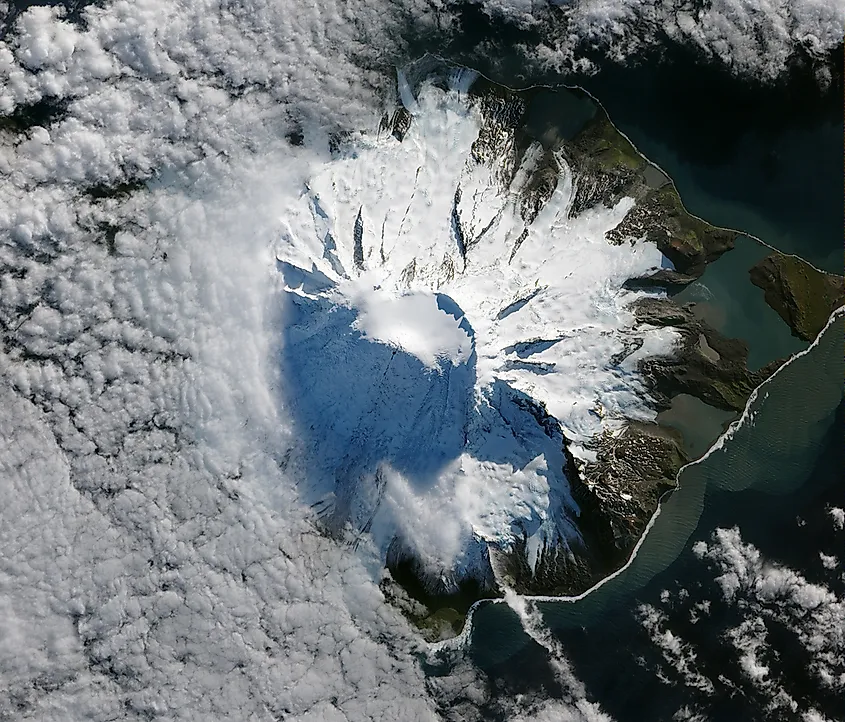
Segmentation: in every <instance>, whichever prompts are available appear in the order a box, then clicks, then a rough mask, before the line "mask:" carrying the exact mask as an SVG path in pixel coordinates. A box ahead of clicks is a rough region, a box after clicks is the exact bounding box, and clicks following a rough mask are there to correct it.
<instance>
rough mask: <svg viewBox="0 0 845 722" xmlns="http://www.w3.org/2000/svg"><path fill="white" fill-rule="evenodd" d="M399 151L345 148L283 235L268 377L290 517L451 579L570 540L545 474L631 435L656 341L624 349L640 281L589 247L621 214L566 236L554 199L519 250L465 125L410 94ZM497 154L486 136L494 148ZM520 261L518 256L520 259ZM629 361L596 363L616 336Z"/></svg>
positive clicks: (644, 268) (555, 478) (455, 106)
mask: <svg viewBox="0 0 845 722" xmlns="http://www.w3.org/2000/svg"><path fill="white" fill-rule="evenodd" d="M412 108H413V112H414V117H413V122H412V124H411V127H410V130H409V131H408V133H407V135H406V136H405V138H404V140H403V141H402V142H399V141H397V140H396V139H395V138H394V137H393V136H391V135H388V134H384V133H383V134H381V135H377V134H363V135H361V136H359V137H357V138H355V139H354V141H353V142H351V143H349V144H348V145H347V146H346V148H345V149H344V150H343V151H341V152H340V154H339V155H338V157H336V158H335V159H334V160H332V161H331V162H329V163H328V164H327V165H326V166H325V167H323V168H322V169H321V171H320V172H319V173H318V174H316V175H315V176H314V177H312V178H311V179H310V180H309V181H308V183H307V184H306V187H304V188H303V190H302V193H301V195H300V197H299V199H298V203H297V204H296V205H295V206H294V207H291V208H290V209H289V211H288V212H287V214H286V215H285V217H284V218H283V219H282V225H283V227H284V232H283V234H282V237H281V239H280V242H279V244H278V249H277V257H278V264H279V269H280V271H281V273H282V275H283V278H284V287H285V290H286V291H287V293H286V294H285V296H286V304H287V305H286V309H285V314H284V318H285V322H284V323H285V328H284V329H283V335H284V340H283V349H284V350H283V352H282V359H281V363H282V366H283V373H284V376H285V378H286V380H287V382H288V383H287V385H286V388H287V391H286V393H287V395H288V398H287V399H286V400H285V401H286V404H289V406H290V408H291V409H292V410H293V414H294V418H295V421H296V423H297V425H298V428H299V434H298V436H299V439H300V440H299V446H298V448H297V451H296V454H297V458H298V461H299V463H300V464H301V469H302V480H303V484H302V485H303V487H304V488H305V490H306V497H307V498H309V499H310V500H311V501H312V503H314V504H315V506H316V508H317V509H318V510H319V511H320V513H321V514H322V515H323V516H324V519H326V520H327V521H328V522H329V523H330V524H332V525H334V526H335V527H336V528H337V529H339V530H342V529H344V528H345V529H347V531H348V532H349V533H352V534H353V535H354V534H359V533H372V535H373V536H374V537H375V539H376V540H377V542H379V543H380V544H381V545H382V547H383V548H384V549H386V547H387V546H388V545H389V544H390V542H391V540H393V539H394V538H396V537H398V538H399V539H400V540H401V541H402V543H403V544H404V545H406V546H409V547H410V548H411V549H412V550H413V551H414V553H415V554H416V555H417V556H418V557H419V558H420V559H422V560H424V561H426V562H428V563H429V564H430V565H432V566H433V567H435V568H444V569H453V570H458V571H461V570H464V571H466V570H469V569H471V568H472V567H473V566H474V565H475V564H478V563H479V562H480V559H481V556H480V552H481V551H482V548H483V545H484V544H485V543H487V542H492V543H495V544H498V545H500V546H503V547H507V546H509V545H510V544H511V543H512V541H513V539H514V537H515V536H522V535H523V534H525V535H526V536H527V538H528V545H527V548H528V550H529V557H531V558H530V559H529V562H530V563H531V564H532V565H533V563H534V562H535V561H536V556H537V551H538V548H539V547H540V545H542V544H548V543H562V544H564V545H567V544H569V543H571V542H572V541H573V540H577V538H578V537H579V532H578V528H577V514H578V509H577V505H576V503H575V502H574V500H573V499H572V496H571V494H570V490H569V484H568V483H567V480H566V477H565V474H564V471H563V467H564V456H563V450H562V447H563V441H564V439H563V435H565V436H566V437H567V438H568V439H569V440H570V441H571V442H572V447H571V448H572V449H573V451H575V453H581V454H584V455H587V454H589V451H588V450H587V449H584V447H583V445H584V444H587V445H589V442H590V441H591V440H593V439H595V438H596V437H597V436H598V435H600V434H602V433H603V432H604V431H608V430H613V429H616V428H618V427H620V426H621V425H622V424H623V423H624V420H625V419H634V418H637V419H646V418H652V417H653V412H652V411H651V410H650V408H649V407H648V404H647V403H646V401H645V400H644V399H645V396H646V394H645V389H644V388H643V386H642V384H641V381H640V379H639V378H638V376H637V373H636V361H637V360H638V359H639V358H641V357H642V355H644V354H655V353H660V352H666V351H668V350H669V349H670V347H671V345H672V343H673V338H674V336H673V334H672V332H669V331H665V330H657V329H652V330H650V331H642V330H637V331H635V330H634V329H633V317H632V315H631V314H630V313H629V312H628V311H627V310H626V306H627V305H628V304H629V303H630V301H631V300H633V298H634V297H635V294H634V293H632V292H629V291H627V290H624V289H623V288H622V284H623V283H624V281H625V280H626V279H628V278H631V277H633V276H638V275H641V274H644V273H647V272H648V271H650V270H652V269H656V268H659V267H660V265H661V261H662V260H663V259H662V254H661V253H660V252H659V251H658V250H657V248H656V247H655V246H653V245H652V244H647V243H638V244H635V245H630V244H626V245H622V246H613V245H611V244H609V243H608V242H607V241H606V240H605V237H604V234H605V232H606V231H608V230H609V229H611V228H613V227H614V226H615V225H617V224H618V223H619V222H620V221H621V220H622V218H623V217H624V216H625V214H626V213H627V211H628V210H629V209H630V208H631V206H632V204H633V201H632V200H631V199H623V200H621V201H619V202H618V203H617V204H616V205H615V206H614V207H613V208H604V207H597V208H593V209H591V210H588V211H586V212H584V213H581V214H580V215H579V216H578V217H576V218H569V214H568V211H569V207H570V203H571V199H572V196H573V177H572V174H571V173H570V172H569V170H568V168H567V167H566V166H565V164H564V163H563V161H562V160H561V164H562V168H563V170H562V172H561V173H560V176H559V180H558V184H557V188H556V190H555V191H554V193H553V195H552V197H551V198H550V200H549V201H548V202H547V203H546V205H545V207H544V208H543V209H542V210H541V211H540V213H539V215H537V217H536V218H535V220H534V221H533V223H532V224H531V225H530V227H529V229H528V234H527V236H524V237H523V238H522V239H521V236H522V235H523V229H524V227H525V222H524V221H523V220H522V218H521V216H520V213H519V210H518V209H519V205H518V200H519V191H520V189H521V186H522V184H524V183H525V182H526V179H527V177H528V174H529V173H530V165H531V163H532V159H535V158H536V157H537V156H538V155H539V153H538V152H536V151H537V150H538V149H533V150H529V152H528V153H526V155H525V160H524V161H523V167H522V168H520V170H519V172H518V173H517V174H516V176H515V179H514V181H513V182H512V183H511V185H510V187H503V184H502V183H501V182H500V180H499V177H500V176H499V172H498V169H497V164H496V163H495V162H493V163H492V164H489V165H488V164H484V163H478V162H476V160H475V159H474V158H473V156H472V154H471V147H472V144H473V142H474V141H475V139H476V137H477V136H478V132H479V129H480V127H481V123H482V119H481V117H480V115H479V111H478V110H477V109H475V108H474V107H473V106H472V104H471V103H469V102H468V101H467V98H466V96H465V95H464V94H462V93H461V92H457V91H454V90H453V91H443V90H440V89H437V88H435V87H430V86H426V87H424V88H423V89H422V90H421V92H420V94H419V97H418V98H417V99H416V100H415V103H414V104H413V105H412ZM502 133H505V134H506V133H507V131H506V130H502ZM520 239H521V240H520ZM635 332H636V333H637V334H638V335H640V336H641V337H642V338H643V341H644V343H643V346H642V348H641V349H640V350H639V351H638V352H636V353H635V354H632V355H631V356H629V357H628V358H627V359H626V361H624V362H622V363H620V364H618V365H613V364H612V362H611V358H612V357H613V356H614V354H618V353H619V352H620V351H622V350H623V341H624V339H625V338H626V336H629V335H630V334H632V333H635Z"/></svg>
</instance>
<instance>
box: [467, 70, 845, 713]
mask: <svg viewBox="0 0 845 722" xmlns="http://www.w3.org/2000/svg"><path fill="white" fill-rule="evenodd" d="M501 67H502V64H501V63H500V64H499V68H500V69H501ZM661 73H662V74H663V75H661ZM683 74H684V68H682V67H681V68H678V67H674V68H668V69H664V70H662V71H660V72H656V73H655V75H656V76H660V77H656V78H650V71H649V70H648V69H643V68H635V69H628V70H625V69H619V70H618V71H615V72H614V73H611V74H606V75H605V76H604V77H599V78H593V79H586V81H585V83H584V85H585V87H586V88H587V89H588V90H590V92H592V93H594V94H595V95H596V96H597V97H598V99H599V100H600V101H601V102H602V103H603V105H604V106H605V107H606V108H607V109H608V111H609V113H610V116H611V118H612V119H613V120H614V122H615V123H616V124H617V126H618V127H619V128H620V129H621V130H622V131H623V132H624V133H626V134H627V135H628V136H629V137H630V138H631V139H632V141H633V142H634V143H635V145H637V147H638V148H639V149H640V150H641V151H642V152H644V153H645V154H646V155H647V156H648V157H649V158H650V159H651V160H652V161H654V162H656V163H657V164H658V165H660V166H661V167H662V168H663V169H664V170H666V171H667V172H668V173H669V174H670V175H671V176H672V178H673V180H674V181H675V183H676V185H677V187H678V189H679V191H680V193H681V196H682V198H683V200H684V203H685V205H686V206H687V208H688V209H690V210H691V211H692V212H693V213H695V214H697V215H700V216H702V217H703V218H705V219H706V220H708V221H710V222H713V223H716V224H719V225H724V226H729V227H734V228H738V229H741V230H742V231H744V232H745V233H747V234H749V235H752V236H757V237H759V238H761V239H762V240H763V241H765V242H766V243H768V244H770V245H772V246H774V247H776V248H778V249H781V250H783V251H786V252H792V253H798V254H800V255H802V256H803V257H804V258H806V259H808V260H809V261H810V262H812V263H814V264H815V265H817V266H818V267H821V268H824V269H827V270H830V271H834V272H838V273H842V270H843V257H842V237H843V223H842V204H841V199H842V195H843V192H842V190H843V187H842V171H841V158H842V137H843V135H842V115H841V105H839V104H838V103H837V104H836V105H835V106H834V105H831V104H830V103H827V102H826V101H825V102H821V101H820V102H819V103H816V104H815V106H814V107H812V108H809V109H807V108H804V110H801V109H790V107H791V106H789V105H788V104H787V105H786V106H784V107H786V108H787V110H786V111H785V112H783V113H781V114H780V116H779V117H778V119H777V120H776V121H773V122H770V123H768V124H767V123H761V122H759V121H760V116H759V113H758V110H757V109H755V108H749V107H746V106H744V105H743V104H742V103H741V102H739V100H737V97H735V94H734V91H733V89H732V88H730V87H728V89H727V90H725V89H724V88H721V89H720V88H719V87H718V86H717V85H715V84H711V87H709V90H710V91H712V94H711V98H710V100H711V101H714V102H716V103H717V104H718V102H719V101H720V100H721V101H724V100H725V98H726V97H727V98H734V100H737V103H738V105H737V107H731V106H730V105H725V104H721V105H719V107H720V108H721V110H720V113H721V117H719V114H717V113H716V111H715V110H714V108H713V107H710V104H709V103H708V102H707V98H705V97H702V98H701V103H700V104H699V106H696V103H695V102H694V99H692V98H691V97H690V92H682V93H681V94H680V95H681V96H683V97H681V98H680V99H679V98H678V97H677V95H678V94H677V93H674V94H673V92H672V89H671V84H670V83H669V82H668V81H667V77H668V78H671V77H675V78H678V77H680V76H682V75H683ZM694 74H695V73H694V72H693V73H692V75H693V76H694ZM497 79H499V80H502V81H503V82H507V78H503V77H501V75H500V76H499V77H498V78H497ZM570 80H571V79H570ZM690 82H692V80H690ZM636 83H638V84H636ZM514 84H517V83H514ZM726 85H727V86H730V83H726ZM631 87H637V88H638V90H637V93H636V94H634V93H632V92H631V91H630V88H631ZM720 92H721V94H722V97H712V96H718V95H719V93H720ZM767 97H768V96H767ZM775 100H777V96H776V94H775V95H774V96H772V98H769V99H768V100H767V102H768V103H769V104H770V105H771V104H774V103H775ZM787 100H788V99H787V98H786V97H782V98H781V101H782V102H783V103H786V101H787ZM805 105H806V104H805ZM679 106H680V107H679ZM705 106H707V107H705ZM764 111H765V108H762V109H761V110H760V112H764ZM804 111H806V112H804ZM696 112H699V115H698V116H696V117H695V122H690V118H691V117H693V116H695V114H696ZM702 116H703V117H702ZM707 123H710V124H711V125H710V126H708V125H707ZM707 149H709V151H708V150H707ZM702 151H706V152H702ZM768 252H770V251H769V249H767V248H765V247H763V246H761V245H760V244H759V243H758V242H757V241H755V240H754V239H753V238H748V237H741V238H740V239H739V240H738V243H737V248H736V249H735V250H734V251H732V252H730V253H728V254H726V255H725V256H723V258H722V259H720V260H719V261H717V262H716V263H714V264H712V265H711V266H710V267H709V268H708V271H707V272H706V273H705V275H704V277H702V279H701V280H700V281H699V282H698V283H696V284H694V285H693V286H691V287H689V288H688V289H686V290H685V291H684V292H683V293H682V294H681V297H680V300H683V301H689V302H693V303H696V304H697V306H696V308H697V311H698V312H699V313H700V314H701V315H702V317H704V318H706V319H707V320H708V322H710V323H711V324H712V325H714V326H716V327H717V328H719V329H720V330H721V331H723V332H724V333H726V334H727V335H730V336H736V337H740V338H744V339H746V340H748V341H749V343H750V345H751V348H752V352H751V355H750V357H749V366H750V367H752V368H758V367H760V366H762V365H764V364H765V363H768V362H769V361H771V360H774V359H777V358H785V357H788V356H791V355H792V354H795V353H797V352H800V351H802V350H804V349H805V348H806V347H807V344H806V343H804V342H802V341H800V340H799V339H796V338H794V337H792V336H791V334H790V332H789V329H788V328H787V327H786V326H785V324H783V322H782V321H781V320H780V318H779V317H778V316H777V314H776V313H775V312H774V311H772V309H770V308H769V307H768V306H767V305H766V304H765V302H764V300H763V294H762V292H761V291H760V290H759V289H756V288H755V287H754V286H753V285H752V284H750V283H749V282H748V280H747V273H748V269H749V268H750V267H751V266H752V265H753V264H754V263H756V262H757V261H758V260H759V259H760V258H762V257H764V256H765V255H766V254H767V253H768ZM843 337H845V320H843V318H842V317H840V318H839V320H838V321H836V322H835V323H834V324H833V325H831V326H830V327H829V328H828V330H827V332H826V333H825V334H824V336H823V338H822V339H821V340H820V342H819V343H818V344H817V346H816V347H814V348H812V349H811V350H810V351H809V352H808V353H806V354H805V355H803V356H801V357H800V358H798V359H796V360H795V361H794V362H793V363H791V364H790V365H789V366H787V367H786V368H785V369H783V370H782V371H781V372H780V373H779V374H778V375H777V376H776V377H775V378H774V379H773V380H772V381H771V382H770V383H768V384H767V385H766V386H764V387H763V389H762V390H761V393H760V394H759V398H758V399H757V400H756V402H755V403H754V404H753V406H752V408H753V411H754V414H753V422H752V423H746V424H744V425H743V426H741V428H740V429H739V430H738V431H737V432H736V433H735V434H734V436H733V437H732V438H731V439H729V440H728V441H727V442H726V443H725V444H724V446H723V448H722V449H721V450H719V451H716V452H714V453H712V454H711V455H709V456H708V458H707V459H706V460H704V461H703V462H701V463H699V464H696V465H693V466H690V467H688V468H686V469H685V470H684V471H683V472H682V474H681V477H680V489H679V490H678V491H677V492H675V493H674V494H673V495H672V496H671V497H669V499H668V500H667V501H665V503H664V504H663V507H662V512H661V514H660V516H659V517H658V519H657V520H656V522H655V524H654V527H653V528H652V530H651V532H650V533H649V535H648V537H647V538H646V540H645V542H644V544H643V545H642V547H641V549H640V551H639V554H638V555H637V557H636V558H635V560H634V561H633V563H632V564H631V565H630V566H629V567H628V569H626V570H625V571H624V572H623V573H622V574H620V575H619V576H617V577H615V578H614V579H612V580H610V581H609V582H608V583H607V584H605V585H604V586H602V587H601V588H600V589H599V590H597V591H596V592H594V593H592V594H590V595H589V596H587V597H586V598H585V599H583V600H581V601H580V602H576V603H569V602H553V603H544V604H541V605H540V608H541V610H542V613H543V617H544V620H545V623H546V624H547V625H548V626H549V627H550V628H551V629H552V631H553V633H554V635H555V636H556V637H557V638H558V639H559V640H560V641H561V642H562V645H563V648H564V649H565V651H566V654H567V656H568V657H569V659H570V661H571V663H572V665H573V670H574V672H575V675H576V676H577V677H578V678H579V679H581V680H582V681H583V682H584V683H585V685H586V688H587V692H588V696H589V697H590V698H591V699H594V700H596V701H598V702H599V703H600V704H601V706H602V707H603V709H604V710H605V711H606V712H608V713H609V714H611V715H612V716H613V717H614V719H616V720H630V721H632V722H639V721H640V720H645V721H649V722H650V721H652V720H671V719H686V718H692V717H691V716H690V717H683V716H682V715H683V714H687V713H688V714H689V715H693V714H701V715H702V717H701V719H708V720H719V721H720V722H721V721H722V720H725V721H726V722H731V721H732V720H752V719H760V720H768V719H800V713H801V710H807V709H816V710H818V711H820V712H821V713H823V714H825V715H827V718H828V719H831V720H839V719H845V706H843V701H842V700H840V699H839V698H838V697H837V696H836V695H835V694H831V693H830V690H826V689H823V688H822V687H820V686H819V685H818V683H817V681H814V680H813V679H812V678H811V676H809V675H808V673H807V671H806V664H804V665H803V666H800V665H795V664H792V665H790V664H789V663H787V662H786V661H783V660H789V659H792V658H793V657H794V659H799V658H800V655H798V654H797V653H796V650H795V649H792V647H794V643H793V642H791V641H790V639H789V638H787V637H788V636H789V635H788V634H787V635H785V636H784V635H783V634H782V635H781V636H780V637H777V636H775V638H774V639H773V640H771V644H772V649H773V650H774V654H775V655H776V657H777V658H778V660H779V665H780V666H778V667H777V669H775V667H773V668H772V676H773V677H774V676H777V678H778V679H777V685H779V688H781V689H783V690H786V692H787V693H788V694H790V695H792V696H793V698H794V699H795V700H797V701H796V703H795V704H796V708H795V710H792V709H786V711H784V710H780V709H779V710H778V711H773V709H772V708H771V705H772V704H773V703H772V700H771V698H770V697H767V695H769V694H770V693H771V694H774V692H771V690H770V691H769V692H763V691H760V689H758V688H756V687H754V686H753V685H749V681H748V679H747V678H746V677H744V675H743V672H742V670H741V668H740V666H739V663H738V661H737V659H736V651H735V650H731V649H728V647H727V646H726V643H725V641H724V640H725V635H726V634H727V630H728V629H729V628H730V625H731V624H735V623H737V619H738V617H737V611H736V609H730V608H726V609H723V610H722V611H721V612H720V611H718V609H716V611H714V612H713V614H712V615H711V616H708V617H706V618H703V619H702V620H701V621H698V622H697V626H692V625H691V622H690V621H689V619H688V618H681V616H680V615H681V612H680V611H677V610H676V612H677V613H674V616H673V611H672V610H673V609H675V607H674V606H673V602H672V599H679V598H680V599H683V603H680V602H679V603H678V604H677V605H676V606H677V609H683V610H686V612H689V610H690V609H692V608H694V605H695V604H697V603H700V602H705V601H707V600H711V599H715V598H716V597H717V596H718V591H717V589H716V587H715V582H714V572H713V571H712V570H711V569H708V567H707V565H706V564H705V563H703V562H702V560H701V559H699V558H698V557H697V556H696V555H695V554H694V553H693V551H692V547H693V545H694V544H695V543H696V542H699V541H707V540H709V539H710V538H711V535H712V534H713V532H714V530H716V529H717V528H731V527H738V529H739V530H740V532H741V534H742V538H743V540H744V541H745V542H747V543H752V544H754V545H755V547H757V548H758V549H759V550H760V552H761V553H762V554H763V556H764V557H765V558H771V559H772V560H773V561H776V562H778V563H781V564H785V565H787V566H789V567H790V568H791V569H794V570H796V571H798V572H801V573H804V574H805V575H808V576H810V575H812V574H813V573H814V572H813V570H814V569H815V568H816V567H817V566H818V559H819V551H820V550H821V547H820V545H821V541H820V535H821V536H823V535H824V534H825V533H827V532H825V529H828V531H829V527H830V524H829V520H828V519H827V517H826V509H827V507H829V506H830V505H831V504H835V505H838V506H845V484H843V475H842V469H843V468H845V453H844V452H843V444H842V439H843V438H845V402H843V394H844V393H845V381H843V379H845V361H843ZM668 413H669V417H670V418H671V419H672V422H673V423H675V425H678V426H680V427H681V428H688V429H692V430H694V431H695V433H694V434H693V435H691V437H690V439H689V440H688V443H689V444H690V447H689V451H690V453H692V454H693V455H700V454H701V453H703V452H704V450H705V449H707V448H709V446H710V444H711V443H712V440H713V438H714V437H716V436H717V435H718V434H719V433H720V432H721V431H722V429H723V428H724V427H725V425H726V424H727V423H728V422H729V421H730V418H731V417H730V416H729V415H727V414H724V413H723V412H718V411H717V410H715V409H710V408H709V407H706V406H705V405H704V404H701V403H700V402H697V401H695V400H689V399H679V400H678V403H676V405H675V406H674V407H673V409H672V410H671V411H670V412H668ZM808 520H812V523H811V522H808ZM825 538H826V537H825ZM828 541H829V540H828ZM839 543H841V537H840V538H839ZM828 553H829V550H828ZM843 557H845V550H843V554H842V555H840V558H843ZM673 595H674V596H673ZM642 605H651V606H652V607H656V608H659V609H662V610H664V612H665V615H666V619H668V621H667V624H668V625H669V628H670V629H671V630H672V632H673V633H674V634H676V635H681V634H682V633H684V634H686V635H687V638H689V639H692V640H694V641H693V642H691V643H690V647H691V648H692V649H694V650H695V654H696V665H697V668H699V669H700V670H702V674H704V675H705V676H706V677H707V678H708V679H709V678H711V677H712V679H714V680H717V681H716V682H715V683H714V684H715V688H714V689H713V690H711V691H710V692H709V693H705V692H702V690H701V689H699V688H697V687H696V686H695V684H689V679H685V678H683V675H680V673H678V671H677V670H674V671H673V670H672V669H671V665H669V667H667V666H666V664H665V660H661V656H660V654H659V649H658V647H657V646H656V644H655V642H654V639H653V638H652V637H650V636H649V634H648V633H647V631H646V630H645V629H644V625H643V624H642V621H641V620H642V612H641V608H642ZM790 645H792V646H790ZM471 656H472V658H473V660H474V662H475V663H476V664H477V665H478V666H480V667H481V668H482V669H484V670H485V671H486V672H487V673H488V674H489V675H490V676H491V678H492V679H494V680H495V682H496V686H497V687H498V688H501V689H505V690H508V693H514V692H517V693H518V692H524V691H533V692H534V693H536V692H537V690H546V691H547V693H548V694H549V695H550V696H554V695H555V694H556V688H555V681H554V675H553V674H551V672H550V668H549V665H548V662H547V658H548V655H547V652H546V650H545V649H543V648H542V647H540V646H539V645H538V644H536V643H535V642H533V641H532V640H531V639H530V638H528V636H527V635H526V634H525V632H524V631H523V630H522V627H521V624H520V622H519V620H518V619H517V617H516V615H515V614H514V613H513V612H512V611H511V610H510V609H509V608H508V607H507V606H506V605H501V604H498V605H493V604H489V605H485V606H482V607H480V608H479V609H478V610H477V611H476V614H475V616H474V626H473V633H472V642H471ZM805 661H806V660H805ZM720 675H721V677H720ZM776 688H778V687H777V686H776ZM767 706H768V708H767ZM676 715H681V716H676Z"/></svg>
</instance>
